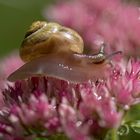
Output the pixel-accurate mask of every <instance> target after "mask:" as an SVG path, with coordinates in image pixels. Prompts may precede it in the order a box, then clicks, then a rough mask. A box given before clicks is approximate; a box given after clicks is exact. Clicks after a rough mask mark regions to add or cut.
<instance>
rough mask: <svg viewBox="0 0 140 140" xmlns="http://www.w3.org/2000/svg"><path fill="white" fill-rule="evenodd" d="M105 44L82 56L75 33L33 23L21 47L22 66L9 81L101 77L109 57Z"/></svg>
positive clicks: (71, 79)
mask: <svg viewBox="0 0 140 140" xmlns="http://www.w3.org/2000/svg"><path fill="white" fill-rule="evenodd" d="M104 46H105V45H104V43H103V44H101V47H100V51H99V53H97V54H94V55H88V54H84V53H83V50H84V43H83V39H82V38H81V36H80V35H79V34H78V33H77V32H76V31H74V30H72V29H70V28H67V27H64V26H61V25H60V24H58V23H53V22H49V23H47V22H45V21H36V22H34V23H33V24H32V25H31V26H30V28H29V30H28V31H27V33H26V35H25V38H24V40H23V42H22V44H21V48H20V57H21V59H22V60H23V61H24V62H25V64H24V65H23V66H21V67H20V68H19V69H17V70H16V71H15V72H13V73H12V74H11V75H10V76H9V77H8V80H9V81H11V82H14V81H16V80H22V79H26V78H29V77H32V76H33V77H35V76H49V77H55V78H58V79H62V80H66V81H69V82H74V83H79V82H85V81H88V80H95V79H97V78H103V77H104V71H105V69H106V68H107V67H108V66H109V65H110V64H109V61H108V58H109V57H111V56H113V55H114V54H118V53H120V51H118V52H114V53H112V54H110V55H106V54H105V53H104Z"/></svg>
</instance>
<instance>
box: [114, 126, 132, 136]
mask: <svg viewBox="0 0 140 140" xmlns="http://www.w3.org/2000/svg"><path fill="white" fill-rule="evenodd" d="M129 131H130V130H129V125H127V124H123V125H121V126H120V127H119V129H118V132H117V134H118V135H120V136H126V135H128V133H129Z"/></svg>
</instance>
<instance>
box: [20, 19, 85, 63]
mask: <svg viewBox="0 0 140 140" xmlns="http://www.w3.org/2000/svg"><path fill="white" fill-rule="evenodd" d="M83 48H84V43H83V40H82V38H81V36H80V35H79V34H78V33H77V32H75V31H74V30H72V29H70V28H67V27H64V26H61V25H59V24H57V23H53V22H50V23H47V22H45V21H36V22H34V23H33V24H32V25H31V27H30V28H29V30H28V31H27V33H26V35H25V38H24V40H23V42H22V45H21V48H20V57H21V59H22V60H23V61H25V62H28V61H31V60H32V59H35V58H37V57H40V56H45V55H46V54H50V53H60V54H61V53H79V54H81V53H83Z"/></svg>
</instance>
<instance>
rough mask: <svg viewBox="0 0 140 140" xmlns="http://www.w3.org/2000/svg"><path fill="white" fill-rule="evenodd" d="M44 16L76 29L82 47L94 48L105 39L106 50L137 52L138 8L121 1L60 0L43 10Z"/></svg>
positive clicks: (125, 52)
mask: <svg viewBox="0 0 140 140" xmlns="http://www.w3.org/2000/svg"><path fill="white" fill-rule="evenodd" d="M44 16H45V17H46V18H47V19H48V18H49V19H52V20H53V21H54V20H55V21H57V22H60V23H61V24H63V25H66V26H69V27H72V28H73V29H75V30H77V31H78V32H79V33H80V34H81V35H82V37H83V38H84V42H85V45H86V47H89V49H91V48H92V49H93V50H96V49H97V47H98V45H97V44H98V40H105V42H107V43H108V44H109V46H110V47H108V48H107V51H108V52H110V51H112V50H113V51H114V50H119V51H120V50H122V51H123V53H124V54H125V55H126V56H129V55H131V56H132V55H134V56H136V55H139V54H140V53H139V52H140V49H139V46H140V40H139V34H140V10H139V8H138V7H137V6H132V5H130V4H127V3H124V2H122V1H121V0H100V1H99V0H75V1H74V0H72V1H62V3H60V2H59V3H58V4H57V5H55V6H52V7H50V8H49V9H46V10H44Z"/></svg>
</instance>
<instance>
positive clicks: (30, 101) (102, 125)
mask: <svg viewBox="0 0 140 140" xmlns="http://www.w3.org/2000/svg"><path fill="white" fill-rule="evenodd" d="M139 71H140V61H139V60H133V59H130V60H129V62H128V63H126V62H125V63H124V62H119V63H117V62H116V63H114V66H113V67H111V68H110V70H108V72H109V77H108V78H107V79H106V80H105V81H98V82H96V83H94V82H91V81H89V82H86V83H81V84H74V83H69V82H66V81H62V80H58V79H55V78H48V77H32V78H29V79H28V80H22V81H17V82H15V84H14V85H12V86H11V85H9V87H8V88H7V89H5V90H4V91H3V102H4V103H3V104H4V105H3V107H2V108H1V112H0V134H1V135H0V137H1V139H2V138H3V139H4V140H15V139H17V140H25V139H26V140H32V139H35V138H38V137H39V138H41V137H42V138H50V139H51V138H52V137H60V139H62V138H70V139H73V140H89V139H91V138H93V137H96V138H98V137H100V138H101V136H103V135H101V134H104V133H105V132H106V131H107V130H109V129H111V128H118V127H119V126H120V123H121V121H122V119H123V117H122V116H123V114H124V111H125V110H127V109H128V108H129V107H130V106H131V105H133V104H136V103H139V101H140V98H139V91H140V89H139V87H140V80H139ZM128 81H129V82H128ZM118 83H120V84H118ZM124 98H125V100H124Z"/></svg>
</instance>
